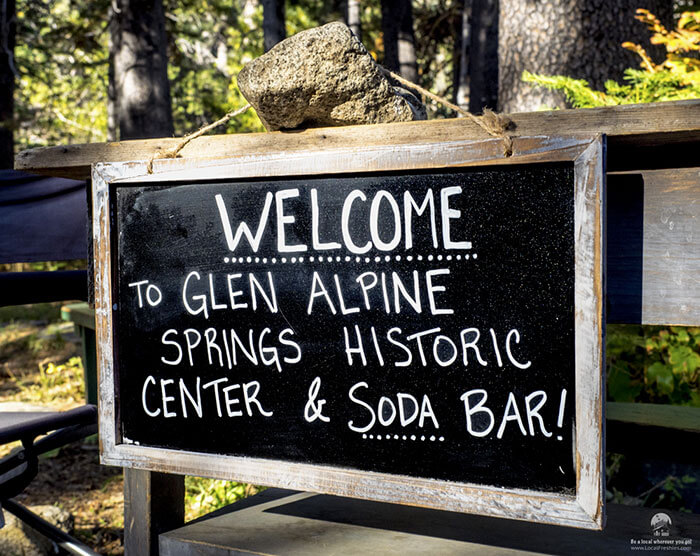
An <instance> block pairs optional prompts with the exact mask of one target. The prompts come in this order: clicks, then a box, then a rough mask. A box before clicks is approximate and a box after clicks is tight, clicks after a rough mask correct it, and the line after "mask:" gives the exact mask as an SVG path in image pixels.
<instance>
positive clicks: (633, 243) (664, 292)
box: [607, 167, 700, 326]
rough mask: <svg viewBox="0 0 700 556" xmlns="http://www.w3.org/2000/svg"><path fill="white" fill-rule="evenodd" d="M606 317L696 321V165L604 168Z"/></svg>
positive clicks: (699, 213)
mask: <svg viewBox="0 0 700 556" xmlns="http://www.w3.org/2000/svg"><path fill="white" fill-rule="evenodd" d="M607 201H608V203H607V212H608V213H607V223H608V228H607V231H608V234H607V235H608V258H607V273H608V274H607V293H608V322H610V323H642V324H679V325H692V326H697V325H700V168H697V167H696V168H678V169H669V170H645V171H643V172H632V173H624V174H617V173H615V174H609V175H608V196H607Z"/></svg>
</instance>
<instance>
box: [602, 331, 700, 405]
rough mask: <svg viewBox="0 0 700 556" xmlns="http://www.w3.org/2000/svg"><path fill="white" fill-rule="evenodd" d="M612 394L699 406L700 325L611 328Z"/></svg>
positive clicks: (618, 398)
mask: <svg viewBox="0 0 700 556" xmlns="http://www.w3.org/2000/svg"><path fill="white" fill-rule="evenodd" d="M607 352H608V398H609V399H610V400H612V401H618V402H633V401H640V402H650V403H670V404H674V405H689V406H694V407H700V328H684V327H680V326H671V327H660V326H633V325H623V326H610V327H608V337H607Z"/></svg>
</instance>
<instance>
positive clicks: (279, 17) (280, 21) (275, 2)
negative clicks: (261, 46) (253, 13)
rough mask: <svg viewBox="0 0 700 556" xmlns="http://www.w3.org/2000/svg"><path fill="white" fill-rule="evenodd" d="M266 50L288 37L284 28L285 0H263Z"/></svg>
mask: <svg viewBox="0 0 700 556" xmlns="http://www.w3.org/2000/svg"><path fill="white" fill-rule="evenodd" d="M262 5H263V37H264V42H265V52H267V51H268V50H270V49H271V48H272V47H273V46H275V45H276V44H277V43H278V42H280V41H283V40H284V39H285V38H287V31H286V30H285V28H284V22H285V19H284V0H262Z"/></svg>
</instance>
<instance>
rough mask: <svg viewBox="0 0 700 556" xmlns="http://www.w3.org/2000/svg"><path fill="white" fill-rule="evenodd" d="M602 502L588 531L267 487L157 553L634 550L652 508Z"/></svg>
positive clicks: (692, 524) (470, 555)
mask: <svg viewBox="0 0 700 556" xmlns="http://www.w3.org/2000/svg"><path fill="white" fill-rule="evenodd" d="M608 508H609V518H608V524H607V526H606V528H605V531H586V530H572V529H563V528H558V527H551V526H547V525H541V524H536V523H524V522H521V521H503V520H494V519H488V518H484V517H480V516H474V515H464V514H456V513H451V512H440V511H435V510H428V509H425V508H409V507H397V506H396V505H390V504H381V503H377V502H365V501H362V500H352V499H348V498H338V497H331V496H323V495H310V494H306V493H297V492H293V491H283V490H281V489H268V490H266V491H264V492H263V493H261V494H258V495H256V496H254V497H252V498H248V499H246V500H245V501H243V502H242V503H241V502H239V503H236V504H234V505H231V506H228V507H227V508H226V509H224V510H223V512H222V513H221V514H220V515H218V516H212V518H211V519H207V520H203V521H197V522H194V523H190V524H187V525H186V526H185V527H182V528H180V529H178V530H176V531H171V532H169V533H166V534H165V535H162V536H161V547H162V549H163V552H161V554H163V555H164V556H165V555H170V556H230V555H231V554H232V552H233V551H235V552H234V553H235V554H237V555H242V554H246V555H253V554H255V555H260V554H269V555H272V554H284V555H286V556H326V555H327V554H348V553H352V554H402V555H404V556H424V555H460V556H516V555H517V556H524V555H529V556H534V555H540V554H549V555H551V554H565V555H566V556H590V555H591V554H601V555H614V554H629V553H633V551H632V550H630V540H631V539H635V540H637V539H650V538H653V537H652V535H651V528H650V526H649V524H650V521H651V518H652V516H653V515H654V514H655V513H657V512H658V511H659V510H658V509H656V508H635V507H631V506H622V505H619V504H609V505H608ZM664 512H666V513H668V515H669V516H670V517H671V519H672V522H673V529H672V531H671V535H672V537H671V538H673V539H683V538H685V539H693V549H694V550H697V542H698V541H697V539H698V538H700V520H698V517H697V515H693V514H688V513H682V512H671V511H667V510H664ZM659 552H661V551H659ZM667 553H671V551H668V552H667Z"/></svg>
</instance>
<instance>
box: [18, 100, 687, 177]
mask: <svg viewBox="0 0 700 556" xmlns="http://www.w3.org/2000/svg"><path fill="white" fill-rule="evenodd" d="M511 119H512V120H513V122H514V123H515V126H516V128H515V134H516V135H521V136H528V135H529V136H532V135H557V134H560V135H571V134H576V133H605V134H607V135H608V146H609V157H608V169H615V170H631V169H639V168H649V167H653V168H659V167H664V165H665V167H674V166H692V165H693V163H692V159H695V163H694V164H695V165H697V148H698V144H700V99H697V100H687V101H677V102H666V103H656V104H644V105H627V106H614V107H604V108H589V109H579V110H556V111H551V112H528V113H522V114H512V115H511ZM487 138H490V136H489V135H487V134H486V132H485V131H484V130H482V129H481V128H480V127H479V126H477V125H476V124H475V123H473V122H471V121H469V120H468V119H465V118H458V119H457V118H455V119H449V120H432V121H427V122H402V123H392V124H378V125H363V126H359V125H356V126H346V127H331V128H315V129H307V130H304V131H293V132H280V131H277V132H270V133H244V134H236V135H208V136H203V137H199V138H197V139H195V140H193V141H192V142H191V143H189V144H188V145H187V146H186V147H185V148H184V149H182V151H181V152H180V155H181V156H182V157H183V158H202V157H206V158H233V157H237V156H245V155H248V154H250V153H252V152H261V151H267V152H270V151H273V152H281V151H287V152H294V151H304V150H317V149H320V148H324V149H328V148H352V147H354V146H362V147H368V146H370V147H371V146H372V145H386V144H388V143H393V144H397V145H400V144H405V143H414V144H415V143H416V142H417V141H420V142H424V143H431V142H435V141H441V140H453V141H454V140H476V139H487ZM179 142H180V139H178V138H161V139H148V140H138V141H122V142H118V143H90V144H85V145H65V146H57V147H42V148H38V149H32V150H28V151H22V152H20V153H19V154H18V155H17V156H16V157H15V168H16V169H18V170H24V171H27V172H33V173H37V174H48V175H54V176H64V177H71V178H77V179H87V178H89V177H90V165H91V164H93V163H95V162H123V161H129V160H146V159H149V158H150V157H151V156H153V154H154V153H155V152H156V151H158V150H169V149H172V148H174V147H175V146H176V145H177V144H178V143H179ZM515 146H516V149H517V140H516V145H515ZM693 153H695V154H693ZM647 154H649V155H650V156H647ZM679 157H680V158H682V159H683V160H680V161H676V162H674V161H672V160H671V159H676V160H678V159H679Z"/></svg>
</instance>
